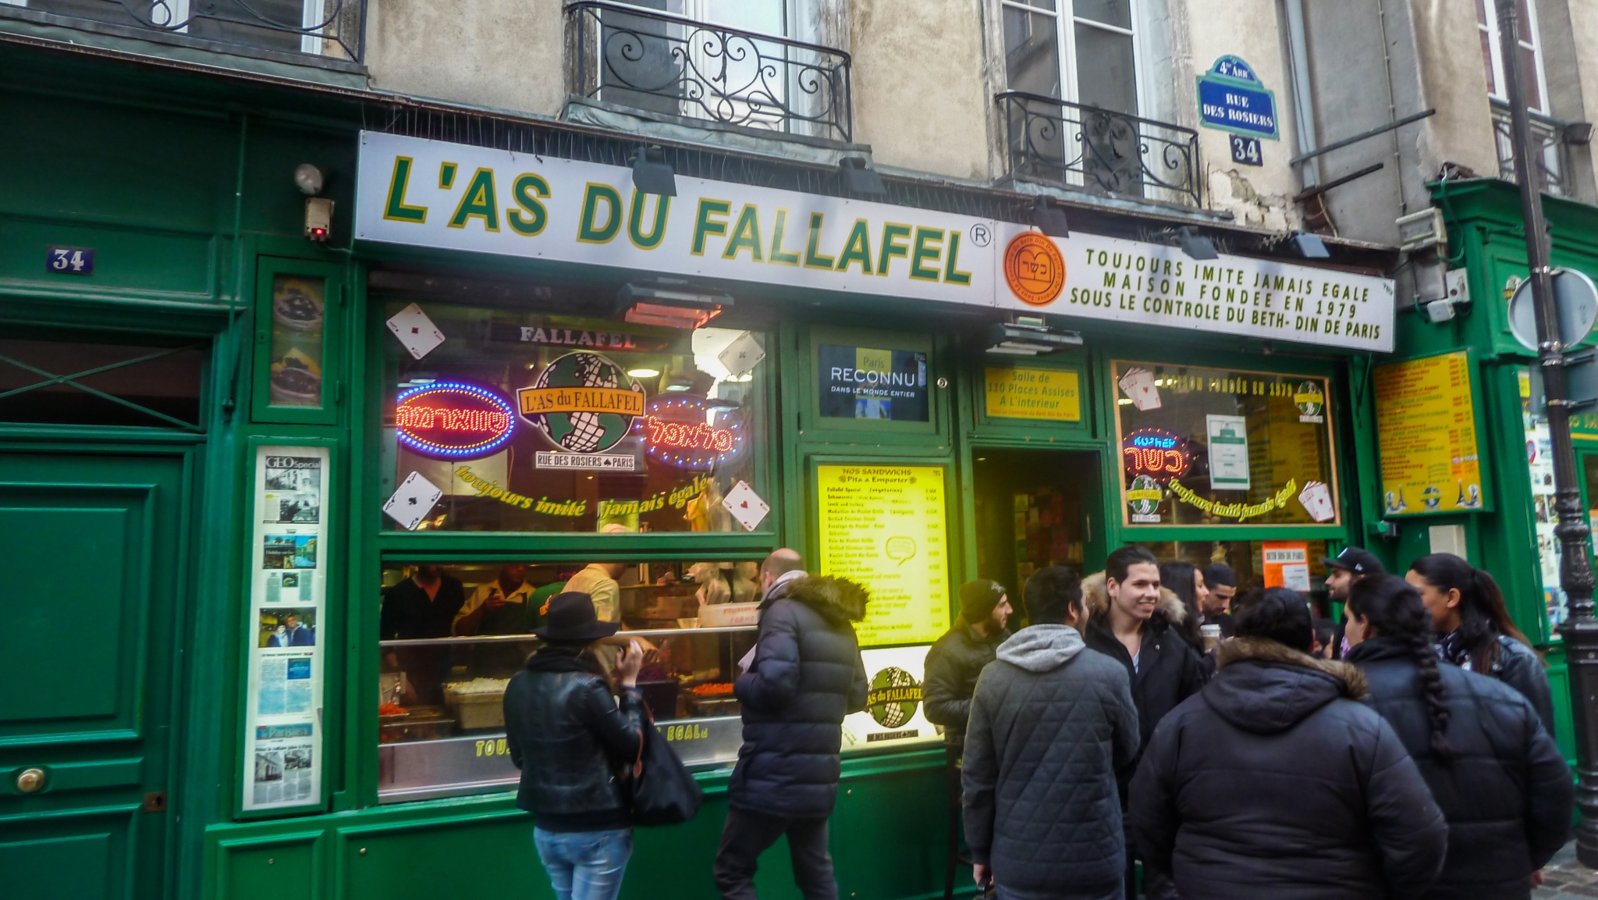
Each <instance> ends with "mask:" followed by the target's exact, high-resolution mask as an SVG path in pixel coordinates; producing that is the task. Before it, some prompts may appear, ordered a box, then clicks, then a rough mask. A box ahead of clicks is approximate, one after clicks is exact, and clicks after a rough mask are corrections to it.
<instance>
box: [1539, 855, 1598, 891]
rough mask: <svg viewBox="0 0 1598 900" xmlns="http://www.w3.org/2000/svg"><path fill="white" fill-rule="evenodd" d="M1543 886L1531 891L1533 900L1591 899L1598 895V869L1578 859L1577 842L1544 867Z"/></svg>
mask: <svg viewBox="0 0 1598 900" xmlns="http://www.w3.org/2000/svg"><path fill="white" fill-rule="evenodd" d="M1543 879H1544V880H1543V886H1542V887H1540V888H1538V889H1537V890H1534V891H1532V892H1531V895H1532V898H1533V900H1589V898H1594V897H1598V870H1595V869H1589V868H1587V867H1586V866H1583V865H1582V864H1581V863H1579V862H1577V861H1576V842H1575V841H1571V842H1570V843H1568V844H1566V845H1565V849H1563V850H1561V851H1559V854H1558V855H1557V856H1555V857H1554V859H1553V862H1550V863H1549V864H1548V865H1546V866H1544V867H1543Z"/></svg>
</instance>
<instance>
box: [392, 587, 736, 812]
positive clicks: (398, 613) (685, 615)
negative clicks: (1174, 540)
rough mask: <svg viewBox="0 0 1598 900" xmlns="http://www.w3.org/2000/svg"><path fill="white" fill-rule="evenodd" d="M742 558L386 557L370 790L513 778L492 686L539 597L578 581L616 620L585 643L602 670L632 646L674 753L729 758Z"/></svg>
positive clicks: (515, 667)
mask: <svg viewBox="0 0 1598 900" xmlns="http://www.w3.org/2000/svg"><path fill="white" fill-rule="evenodd" d="M758 566H759V563H758V562H757V561H754V560H741V561H731V560H688V561H672V562H658V561H657V562H650V563H643V564H637V563H626V562H620V561H615V562H612V561H602V562H583V561H566V562H553V563H552V562H524V561H503V562H499V563H485V564H475V565H448V564H437V563H431V562H420V563H414V564H401V563H390V564H387V565H385V566H384V568H383V586H382V606H381V614H380V617H379V619H380V624H379V634H378V641H379V647H380V654H379V659H380V665H379V677H378V685H377V697H376V700H377V703H378V744H379V785H378V792H379V796H380V797H381V798H382V799H383V800H384V801H389V802H392V801H399V800H414V799H423V798H427V797H439V796H447V795H450V794H461V793H471V792H477V791H483V790H497V789H500V788H502V787H503V786H505V785H509V784H512V783H514V782H515V780H516V778H517V772H516V769H515V767H514V766H513V765H512V764H511V761H510V756H509V750H508V749H507V748H506V746H505V741H504V736H505V735H504V726H505V717H504V708H503V701H504V694H505V688H506V686H507V685H508V684H509V682H510V678H511V677H512V676H513V675H515V674H516V673H517V672H518V671H520V670H521V669H522V666H523V664H524V662H525V661H526V659H527V656H528V654H530V653H532V652H533V651H534V650H536V649H537V647H538V639H537V637H536V635H535V634H534V633H533V632H534V631H535V630H536V629H537V628H538V627H540V626H541V625H542V624H543V623H544V615H545V613H546V612H547V609H548V604H549V601H550V599H551V598H553V597H554V596H555V595H556V594H558V593H560V592H561V591H563V590H582V591H585V592H587V593H589V594H590V595H592V596H593V598H594V605H595V610H596V612H597V613H598V615H599V617H600V618H601V619H606V620H609V621H614V622H619V623H620V624H621V630H620V631H619V632H617V634H616V636H615V637H613V638H609V639H606V640H605V641H602V642H599V643H596V644H595V645H593V646H592V647H591V652H592V653H593V654H594V656H595V659H596V662H597V663H598V664H599V665H600V666H601V668H604V667H605V666H606V665H607V663H613V658H612V654H614V653H615V652H619V649H620V648H621V647H623V646H625V645H626V643H627V642H628V641H633V640H636V641H638V642H639V643H640V644H641V645H642V646H643V648H644V650H645V664H644V669H643V671H642V672H640V674H639V679H638V687H639V690H640V692H641V693H642V694H643V696H644V702H645V703H646V704H647V705H648V706H649V709H650V712H651V713H652V715H653V716H654V718H655V721H656V724H657V726H658V727H659V729H660V732H661V734H662V735H663V736H664V737H665V738H666V740H667V741H669V742H671V743H672V745H673V747H674V748H675V749H676V750H677V752H678V754H679V755H680V756H681V757H682V758H683V760H684V761H685V762H688V763H690V764H695V763H718V762H727V761H730V760H731V759H732V758H733V757H734V756H736V754H737V751H738V746H739V743H740V740H741V731H740V719H739V710H738V701H737V700H736V699H735V698H734V697H733V687H732V683H733V680H734V678H735V677H736V676H737V673H738V661H739V660H740V659H742V658H743V656H744V655H745V654H746V653H748V652H749V651H750V648H752V647H753V646H754V642H755V622H756V606H757V602H756V601H757V600H758V591H759V587H758V581H757V579H758V571H757V570H758Z"/></svg>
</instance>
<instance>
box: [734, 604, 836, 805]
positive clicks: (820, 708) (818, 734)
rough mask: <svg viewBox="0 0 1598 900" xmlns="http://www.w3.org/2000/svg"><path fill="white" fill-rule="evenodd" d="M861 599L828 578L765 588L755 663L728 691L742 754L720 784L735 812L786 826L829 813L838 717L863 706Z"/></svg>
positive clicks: (834, 775) (834, 791)
mask: <svg viewBox="0 0 1598 900" xmlns="http://www.w3.org/2000/svg"><path fill="white" fill-rule="evenodd" d="M866 599H867V597H866V594H865V592H864V591H862V590H860V588H859V587H858V586H855V585H853V584H850V583H849V582H846V581H842V580H839V579H833V578H802V579H798V580H795V581H788V582H784V583H782V584H780V585H776V586H774V589H773V590H772V591H771V592H769V593H768V594H767V595H766V598H765V599H764V600H762V601H761V603H760V609H761V614H760V629H759V632H758V633H757V636H756V638H755V658H754V661H753V662H752V663H751V664H750V668H749V671H747V672H745V673H744V674H742V675H740V676H739V677H738V681H737V682H736V683H735V684H734V686H733V690H734V692H735V693H736V695H737V697H738V700H739V702H740V703H741V704H742V708H743V746H742V747H741V748H740V749H739V750H738V764H737V765H736V766H735V767H734V768H733V772H732V780H731V781H730V782H729V783H728V804H729V805H731V806H733V807H734V808H737V809H743V810H747V811H750V812H756V813H765V814H767V815H772V816H786V817H791V818H822V817H825V816H827V815H830V814H831V813H832V806H833V802H834V800H835V799H836V797H837V793H838V751H839V749H840V747H841V746H842V743H843V717H844V716H846V715H848V714H849V713H851V712H856V711H858V710H862V709H864V708H865V706H866V669H865V664H864V663H862V662H861V660H860V646H859V644H858V643H857V642H856V640H855V633H854V626H852V625H851V624H850V623H851V622H858V621H860V619H862V618H864V617H865V607H866Z"/></svg>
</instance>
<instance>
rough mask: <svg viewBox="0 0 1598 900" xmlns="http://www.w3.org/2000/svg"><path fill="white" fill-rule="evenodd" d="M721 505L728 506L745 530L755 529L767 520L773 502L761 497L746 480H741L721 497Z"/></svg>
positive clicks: (728, 509)
mask: <svg viewBox="0 0 1598 900" xmlns="http://www.w3.org/2000/svg"><path fill="white" fill-rule="evenodd" d="M721 505H722V506H725V507H727V511H728V512H730V513H732V517H733V518H734V519H737V520H738V524H739V525H742V526H743V527H744V530H745V531H754V530H755V529H756V528H759V527H760V523H761V522H764V521H765V520H766V513H769V512H771V504H769V503H767V502H766V501H764V500H762V499H760V495H759V494H757V493H755V489H754V488H752V487H750V486H749V483H748V482H746V481H740V482H738V483H737V484H735V485H733V486H732V490H730V491H728V492H727V495H726V496H725V497H722V498H721Z"/></svg>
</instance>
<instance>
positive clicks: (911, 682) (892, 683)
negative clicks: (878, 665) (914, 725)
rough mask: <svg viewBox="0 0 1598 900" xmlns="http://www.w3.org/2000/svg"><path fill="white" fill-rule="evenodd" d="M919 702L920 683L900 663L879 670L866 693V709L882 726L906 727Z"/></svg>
mask: <svg viewBox="0 0 1598 900" xmlns="http://www.w3.org/2000/svg"><path fill="white" fill-rule="evenodd" d="M920 703H921V685H920V684H918V683H917V682H916V679H915V676H914V675H911V674H910V673H909V672H906V671H905V670H903V669H901V668H899V667H898V666H888V667H887V668H885V669H882V670H881V671H879V672H877V674H876V676H875V677H874V678H872V679H871V689H870V690H869V691H867V693H866V709H867V710H869V711H870V713H871V718H872V719H874V720H876V723H877V724H878V725H881V726H882V727H883V728H900V727H903V726H904V725H905V724H906V723H908V722H909V721H910V719H911V718H912V717H913V716H915V714H916V707H917V706H918V705H920Z"/></svg>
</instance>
